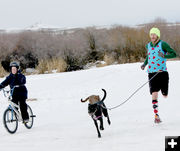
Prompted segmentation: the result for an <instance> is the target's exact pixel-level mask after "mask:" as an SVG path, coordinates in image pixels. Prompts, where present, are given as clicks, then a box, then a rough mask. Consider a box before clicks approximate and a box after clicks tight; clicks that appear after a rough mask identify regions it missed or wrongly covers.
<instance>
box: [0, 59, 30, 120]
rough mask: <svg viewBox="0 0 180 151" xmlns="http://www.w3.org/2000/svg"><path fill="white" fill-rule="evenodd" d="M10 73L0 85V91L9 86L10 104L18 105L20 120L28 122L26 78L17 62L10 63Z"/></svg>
mask: <svg viewBox="0 0 180 151" xmlns="http://www.w3.org/2000/svg"><path fill="white" fill-rule="evenodd" d="M10 71H11V73H10V74H9V76H7V77H6V79H5V80H4V81H3V82H2V83H1V84H0V89H2V88H4V87H6V86H8V85H9V86H10V88H11V90H12V102H14V103H16V104H19V106H20V110H21V114H22V119H23V122H24V123H27V122H28V121H29V115H28V112H27V104H26V99H27V88H26V86H25V83H26V77H25V76H24V75H23V74H22V73H21V72H20V70H19V63H18V62H11V63H10Z"/></svg>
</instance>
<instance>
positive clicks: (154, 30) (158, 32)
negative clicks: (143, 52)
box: [149, 27, 160, 38]
mask: <svg viewBox="0 0 180 151" xmlns="http://www.w3.org/2000/svg"><path fill="white" fill-rule="evenodd" d="M151 34H156V35H157V36H158V37H159V38H160V30H159V29H158V28H155V27H153V28H151V30H150V32H149V35H151Z"/></svg>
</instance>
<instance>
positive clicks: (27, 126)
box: [24, 105, 35, 129]
mask: <svg viewBox="0 0 180 151" xmlns="http://www.w3.org/2000/svg"><path fill="white" fill-rule="evenodd" d="M27 112H28V115H29V121H28V122H27V123H24V125H25V127H26V128H28V129H31V128H32V126H33V123H34V117H35V116H34V115H33V112H32V109H31V107H30V106H29V105H27Z"/></svg>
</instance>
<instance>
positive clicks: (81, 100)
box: [81, 97, 89, 103]
mask: <svg viewBox="0 0 180 151" xmlns="http://www.w3.org/2000/svg"><path fill="white" fill-rule="evenodd" d="M87 100H89V97H88V98H86V99H85V100H83V99H81V102H82V103H84V102H86V101H87Z"/></svg>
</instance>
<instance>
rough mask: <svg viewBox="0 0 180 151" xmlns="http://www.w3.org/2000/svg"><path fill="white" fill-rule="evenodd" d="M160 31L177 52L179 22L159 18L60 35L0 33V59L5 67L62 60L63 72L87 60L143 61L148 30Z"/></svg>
mask: <svg viewBox="0 0 180 151" xmlns="http://www.w3.org/2000/svg"><path fill="white" fill-rule="evenodd" d="M153 26H156V27H158V28H159V29H160V30H161V39H162V40H164V41H166V42H168V43H169V44H170V45H171V46H172V48H174V49H175V50H176V52H177V53H178V54H180V25H178V24H174V25H171V26H170V25H169V24H168V23H166V21H164V20H162V19H157V20H155V22H152V23H149V24H145V25H140V26H138V27H136V28H134V27H125V26H113V27H112V28H109V29H107V28H100V29H98V28H96V27H89V28H85V29H83V28H82V29H77V30H74V31H73V32H68V31H65V32H63V33H61V34H58V33H54V32H53V33H51V32H48V31H47V32H46V31H23V32H20V33H0V61H1V64H2V65H3V67H4V68H5V69H6V70H7V69H8V63H9V62H10V61H12V60H18V61H20V62H21V66H22V67H23V68H24V69H25V68H29V67H30V68H35V67H36V66H38V64H39V62H40V61H42V60H51V59H55V58H56V59H58V58H61V59H63V60H64V61H65V62H66V64H67V66H66V71H71V70H78V69H82V68H83V66H84V65H86V64H87V63H89V62H95V61H97V60H104V58H105V57H106V58H107V57H108V56H109V57H110V58H112V59H113V61H112V62H114V61H116V62H118V63H128V62H137V61H142V60H144V58H145V56H146V49H145V45H146V44H147V43H148V42H149V40H150V39H149V29H150V28H151V27H153Z"/></svg>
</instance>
